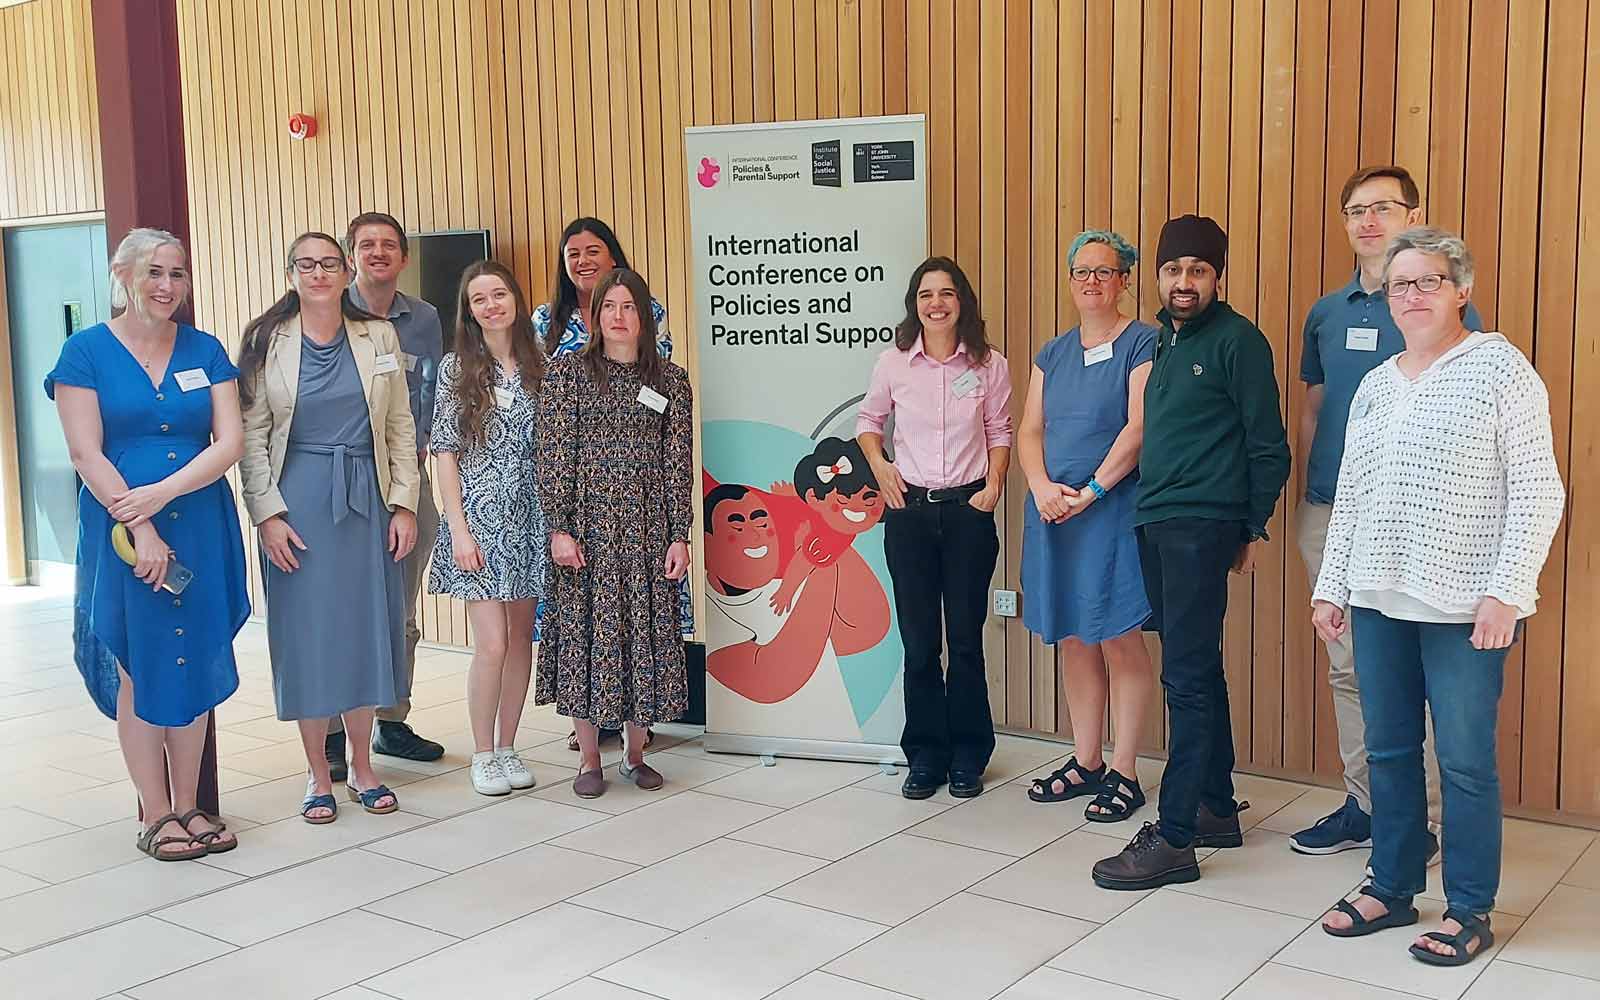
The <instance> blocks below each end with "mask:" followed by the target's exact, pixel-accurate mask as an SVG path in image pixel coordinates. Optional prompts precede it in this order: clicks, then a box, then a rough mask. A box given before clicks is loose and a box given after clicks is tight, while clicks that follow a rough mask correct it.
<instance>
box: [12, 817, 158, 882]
mask: <svg viewBox="0 0 1600 1000" xmlns="http://www.w3.org/2000/svg"><path fill="white" fill-rule="evenodd" d="M139 833H140V830H139V824H138V823H135V822H132V821H129V820H120V821H116V822H112V823H107V824H106V825H104V826H96V827H91V828H90V829H87V830H78V831H75V832H73V833H67V834H62V835H60V836H57V837H52V838H50V839H49V840H42V841H40V842H38V843H36V844H29V845H28V846H26V847H19V848H17V849H16V850H13V851H7V852H6V854H5V856H4V860H5V864H6V867H7V868H14V869H16V870H17V871H19V872H22V873H23V874H25V875H32V876H33V877H35V878H40V879H44V880H45V881H46V882H67V881H70V880H71V879H75V878H80V877H82V876H84V875H92V874H94V873H95V872H98V871H105V870H106V869H107V868H116V867H117V866H119V865H125V864H127V863H128V862H130V861H137V860H139V859H140V858H141V857H143V855H141V854H140V853H139V851H138V848H136V847H135V846H134V842H135V841H137V840H138V839H139Z"/></svg>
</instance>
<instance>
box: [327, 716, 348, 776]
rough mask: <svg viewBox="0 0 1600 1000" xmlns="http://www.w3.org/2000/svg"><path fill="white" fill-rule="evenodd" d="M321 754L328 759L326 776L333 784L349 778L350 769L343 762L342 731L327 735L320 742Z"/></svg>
mask: <svg viewBox="0 0 1600 1000" xmlns="http://www.w3.org/2000/svg"><path fill="white" fill-rule="evenodd" d="M322 752H323V753H324V754H325V755H326V756H327V758H328V775H329V776H330V777H331V778H333V780H334V782H335V783H337V782H340V781H343V780H345V779H346V778H348V777H349V776H350V767H349V765H348V764H346V763H345V760H344V730H343V729H341V730H339V731H338V732H337V733H329V734H328V736H327V738H326V739H324V740H323V741H322Z"/></svg>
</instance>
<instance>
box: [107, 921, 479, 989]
mask: <svg viewBox="0 0 1600 1000" xmlns="http://www.w3.org/2000/svg"><path fill="white" fill-rule="evenodd" d="M450 941H451V939H450V938H447V937H445V936H444V935H443V934H436V933H434V932H433V931H428V930H423V929H422V928H420V927H413V926H411V925H410V924H403V923H400V922H399V921H396V920H388V919H386V918H384V917H380V916H377V915H375V914H371V913H366V912H364V911H362V910H354V911H351V912H350V913H344V914H340V915H339V916H337V917H333V918H330V919H328V920H324V921H322V922H321V923H316V924H311V925H309V926H307V927H302V928H300V929H299V930H296V931H290V932H289V933H288V934H284V935H282V936H281V937H275V938H272V939H270V940H267V941H263V942H261V943H260V944H254V945H251V946H250V947H248V948H241V949H239V950H238V951H234V952H230V953H229V954H226V955H223V956H221V957H220V958H214V959H212V960H211V961H209V962H206V963H204V964H201V965H196V966H192V967H191V968H188V969H185V970H184V971H182V972H176V973H173V974H172V975H170V976H166V977H163V978H161V979H157V980H155V981H154V982H150V983H145V984H144V985H143V986H136V987H134V988H133V989H131V990H126V991H125V992H126V993H128V994H129V995H130V996H132V997H134V998H136V1000H169V998H171V997H183V996H195V997H202V996H204V997H226V998H228V1000H300V998H306V1000H310V998H313V997H321V996H325V995H327V994H329V993H333V992H335V991H337V990H341V989H344V988H345V987H347V986H351V985H354V984H355V983H357V982H359V981H361V980H364V979H367V978H370V977H371V976H373V975H376V974H377V973H379V972H382V971H384V970H386V969H392V968H394V967H395V966H397V965H400V964H402V963H404V962H408V961H410V960H412V959H414V958H417V957H419V956H421V955H425V954H427V953H429V952H432V951H436V950H437V949H439V948H442V947H444V946H445V945H447V944H449V943H450Z"/></svg>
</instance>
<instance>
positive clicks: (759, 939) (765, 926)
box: [597, 896, 884, 1000]
mask: <svg viewBox="0 0 1600 1000" xmlns="http://www.w3.org/2000/svg"><path fill="white" fill-rule="evenodd" d="M883 930H884V927H883V926H882V925H880V924H873V923H868V922H867V921H865V920H857V919H855V918H854V917H844V916H839V915H837V914H832V913H826V912H823V911H822V910H815V909H812V908H811V907H809V906H801V905H799V904H798V903H790V902H786V901H784V900H781V899H772V898H770V897H766V896H763V897H761V898H759V899H754V900H751V901H750V902H748V903H746V904H744V905H743V906H740V907H738V908H737V909H734V910H729V911H728V912H727V913H724V914H722V915H721V916H719V917H714V918H713V919H711V920H708V921H706V922H705V923H703V924H701V925H700V926H699V927H696V928H695V929H694V930H693V931H691V932H689V933H685V934H679V935H678V936H676V937H674V938H672V939H671V940H668V941H665V942H663V943H661V944H658V945H656V946H655V947H653V948H650V949H648V950H646V951H642V952H640V953H639V954H637V955H634V956H633V957H632V958H628V959H624V960H623V961H621V962H618V963H617V964H615V965H612V966H609V967H608V968H606V969H603V970H602V971H601V972H600V973H599V975H598V976H597V978H600V979H605V980H608V981H610V982H614V983H619V984H621V985H623V986H629V987H632V988H633V989H636V990H642V991H644V992H645V993H650V994H654V995H655V996H658V997H663V998H664V1000H759V998H761V997H765V996H767V995H768V994H769V993H772V992H773V991H774V990H776V989H778V988H779V987H780V986H784V985H787V984H788V983H792V982H794V981H795V980H796V979H799V978H800V977H801V976H803V975H805V974H806V973H808V972H811V971H813V970H815V969H816V968H817V967H819V966H821V965H823V964H825V963H827V962H829V961H832V960H833V959H834V958H836V957H838V956H839V955H842V954H844V953H845V952H847V951H849V950H850V949H852V948H854V947H856V946H857V945H860V944H862V943H863V942H865V941H867V940H870V939H871V938H872V937H874V936H875V935H877V934H879V933H881V932H882V931H883Z"/></svg>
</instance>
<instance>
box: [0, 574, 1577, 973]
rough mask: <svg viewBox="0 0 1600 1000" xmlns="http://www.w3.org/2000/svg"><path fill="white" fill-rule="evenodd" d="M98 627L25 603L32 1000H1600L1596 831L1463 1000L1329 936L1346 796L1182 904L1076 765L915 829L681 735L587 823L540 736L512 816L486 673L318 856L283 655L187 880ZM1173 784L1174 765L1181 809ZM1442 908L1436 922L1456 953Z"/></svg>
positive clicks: (1558, 845) (1273, 798)
mask: <svg viewBox="0 0 1600 1000" xmlns="http://www.w3.org/2000/svg"><path fill="white" fill-rule="evenodd" d="M70 618H71V612H70V609H69V608H68V606H67V603H66V601H65V599H63V598H62V597H59V596H55V597H50V596H44V595H41V594H40V592H38V591H30V590H5V589H0V997H3V998H11V997H15V998H18V1000H55V998H62V1000H68V998H72V1000H77V998H81V1000H100V998H110V997H131V998H138V1000H156V998H166V997H173V996H214V997H219V998H223V1000H256V998H260V1000H299V998H306V1000H311V998H322V997H328V998H334V1000H386V998H388V1000H466V998H471V1000H499V998H508V1000H509V998H516V1000H532V998H537V997H549V998H552V1000H652V998H664V1000H758V998H764V997H771V998H773V1000H904V998H906V997H916V998H923V1000H967V998H973V1000H987V998H991V997H996V996H998V997H1001V998H1003V1000H1091V998H1094V1000H1100V998H1105V1000H1151V998H1162V997H1166V998H1175V1000H1218V998H1223V997H1228V998H1231V1000H1279V998H1289V997H1310V998H1327V1000H1401V998H1406V997H1433V998H1457V997H1466V998H1467V1000H1487V998H1499V997H1508V998H1515V1000H1557V998H1559V1000H1600V931H1597V930H1596V928H1597V927H1600V841H1597V838H1596V835H1595V834H1594V833H1593V832H1590V831H1586V830H1578V829H1573V828H1569V827H1556V826H1544V825H1539V824H1534V823H1528V822H1523V821H1518V820H1510V821H1507V823H1506V861H1505V885H1504V888H1503V891H1502V893H1501V897H1500V905H1501V908H1502V912H1499V913H1497V914H1496V917H1495V929H1496V931H1497V933H1498V935H1499V938H1500V941H1499V943H1498V944H1497V946H1496V950H1495V953H1494V954H1493V955H1491V956H1490V957H1489V960H1487V961H1485V960H1480V961H1478V962H1475V963H1473V964H1472V965H1470V966H1468V967H1466V968H1464V969H1456V970H1441V969H1432V968H1428V967H1424V966H1422V965H1420V964H1419V963H1417V962H1415V961H1413V960H1412V959H1411V958H1410V957H1408V956H1407V954H1406V950H1405V946H1406V944H1407V943H1408V941H1409V939H1410V935H1409V934H1407V933H1405V932H1392V933H1388V934H1382V935H1378V936H1375V937H1372V938H1366V939H1362V940H1358V941H1336V940H1334V939H1332V938H1329V937H1327V936H1326V935H1324V934H1322V933H1321V932H1320V931H1319V930H1318V929H1317V928H1316V926H1315V921H1316V918H1317V917H1318V915H1319V914H1320V913H1321V912H1322V911H1323V910H1324V909H1325V908H1326V907H1327V906H1328V905H1329V904H1330V903H1331V902H1332V901H1333V900H1335V899H1336V898H1338V897H1339V895H1341V894H1342V893H1344V892H1346V891H1348V890H1349V889H1351V888H1353V887H1354V886H1355V885H1356V884H1357V883H1358V882H1359V881H1360V879H1361V869H1362V866H1363V864H1364V862H1365V857H1364V855H1361V854H1358V853H1355V852H1349V853H1346V854H1343V855H1338V856H1335V857H1332V858H1323V859H1306V858H1300V857H1298V856H1296V855H1293V854H1291V853H1290V851H1289V850H1288V846H1287V841H1288V836H1287V835H1288V834H1289V833H1291V832H1293V831H1294V830H1296V829H1298V828H1299V827H1300V826H1302V825H1303V824H1304V823H1305V822H1307V821H1309V820H1311V819H1314V818H1316V817H1317V816H1320V815H1321V814H1323V813H1324V812H1326V811H1327V810H1328V809H1329V808H1331V807H1332V806H1333V805H1336V804H1337V802H1338V801H1339V795H1338V793H1336V792H1330V791H1328V790H1325V789H1315V788H1306V787H1303V786H1300V785H1295V784H1290V783H1287V782H1282V781H1273V780H1269V779H1264V778H1251V777H1241V778H1240V781H1239V783H1240V786H1241V794H1242V796H1243V797H1246V798H1249V799H1250V800H1251V801H1252V802H1253V803H1254V807H1253V808H1252V809H1251V810H1250V812H1248V813H1246V814H1245V819H1246V820H1247V821H1248V823H1247V825H1248V826H1249V827H1250V832H1249V833H1248V835H1247V836H1246V838H1245V847H1244V848H1243V849H1242V850H1236V851H1220V852H1216V853H1214V854H1211V855H1210V856H1209V857H1207V858H1205V860H1204V861H1203V862H1202V870H1203V872H1204V877H1203V878H1202V879H1201V880H1200V881H1199V882H1196V883H1194V884H1192V885H1186V886H1183V887H1181V888H1179V889H1163V890H1160V891H1157V892H1150V893H1110V892H1104V891H1101V890H1099V889H1096V888H1095V887H1094V886H1093V885H1092V883H1091V882H1090V881H1089V875H1088V872H1089V867H1090V865H1091V864H1092V863H1093V862H1094V861H1095V860H1096V859H1097V858H1100V857H1104V856H1106V855H1108V854H1111V853H1114V852H1115V851H1116V850H1117V849H1118V848H1119V847H1120V845H1121V843H1122V842H1124V841H1125V840H1126V838H1127V836H1128V835H1129V834H1130V833H1131V832H1132V830H1133V828H1134V826H1135V825H1136V824H1135V823H1132V822H1130V823H1123V824H1118V825H1115V826H1091V825H1089V824H1086V823H1084V821H1083V819H1082V815H1083V809H1082V803H1081V801H1080V802H1079V803H1077V804H1075V805H1064V806H1056V807H1044V806H1037V805H1034V804H1033V803H1030V802H1029V801H1028V800H1027V798H1026V796H1025V794H1024V792H1025V789H1026V784H1027V780H1028V777H1029V776H1030V775H1032V774H1035V773H1038V772H1039V771H1040V770H1041V769H1043V768H1044V766H1045V765H1047V764H1051V763H1052V762H1054V761H1058V760H1060V759H1061V758H1063V757H1064V755H1065V753H1066V749H1065V748H1064V747H1062V746H1060V745H1059V744H1053V743H1046V742H1043V741H1038V740H1031V739H1021V738H1017V737H1002V738H1001V740H1000V748H999V751H998V752H997V754H996V755H995V760H994V764H993V766H992V767H991V769H990V772H989V781H990V789H989V791H987V792H986V793H985V794H984V795H983V796H982V797H980V798H978V799H974V800H970V801H965V802H958V801H957V800H955V799H952V798H950V797H949V796H948V795H947V794H944V793H941V794H940V795H938V796H936V797H934V798H932V799H929V800H927V801H925V802H908V801H906V800H904V799H902V798H900V797H899V795H898V793H897V790H898V784H899V780H900V775H888V774H883V773H880V771H879V770H878V769H877V768H874V767H869V766H864V765H857V764H834V763H824V762H816V761H801V760H794V761H790V760H784V761H779V762H778V763H777V765H776V766H774V767H762V766H761V764H760V762H759V761H758V760H755V759H752V758H745V757H729V756H719V755H713V754H708V753H706V752H705V751H704V750H703V749H702V748H701V747H700V745H699V743H698V742H697V741H696V740H695V739H694V738H693V733H692V732H689V731H687V730H679V731H675V732H673V733H668V732H663V733H662V734H661V738H660V739H659V741H658V746H657V750H658V752H659V756H658V758H657V767H658V768H659V769H660V770H661V771H662V772H663V773H664V774H665V775H666V777H667V786H666V788H665V789H663V790H662V791H660V792H656V793H645V792H640V791H638V790H637V789H635V788H633V787H632V786H631V785H625V784H620V783H618V782H615V781H613V783H612V784H611V787H610V790H609V792H608V793H607V794H606V796H605V797H603V798H601V799H598V800H594V801H584V800H580V799H577V798H576V797H574V796H573V794H572V792H571V789H570V785H569V782H570V779H571V777H572V775H573V767H574V765H575V763H576V757H575V755H574V754H572V753H570V752H569V751H568V750H567V749H566V744H565V733H566V731H567V726H566V722H565V720H563V719H558V718H556V717H555V716H554V715H553V714H551V713H550V712H549V711H548V710H546V709H534V708H530V709H529V711H528V713H527V716H526V718H525V719H524V722H523V727H522V731H521V733H520V734H519V736H518V739H517V745H518V747H519V748H521V749H522V751H523V756H524V759H525V760H527V761H528V762H529V765H530V766H531V767H532V768H533V770H534V772H535V774H536V775H537V776H538V779H539V787H538V788H536V789H534V790H533V791H531V792H527V793H521V794H517V795H514V796H510V797H507V798H503V799H487V798H483V797H481V796H479V795H477V794H475V793H474V792H473V791H472V788H471V786H470V784H469V783H468V780H467V773H466V770H465V767H466V764H467V760H468V757H469V755H470V752H471V741H470V739H469V738H468V736H467V733H466V731H465V727H466V714H465V708H464V705H463V703H462V698H463V697H464V689H465V680H464V671H465V669H466V658H465V656H464V655H462V654H460V653H455V652H449V651H442V650H430V651H427V652H426V654H425V656H424V658H423V659H422V660H421V661H420V662H419V664H418V687H417V697H416V699H415V701H416V710H415V721H416V723H417V725H418V727H419V729H421V730H422V731H423V732H424V733H425V734H427V735H429V736H432V737H435V738H437V739H440V740H441V741H442V742H444V743H445V744H446V746H447V747H448V750H449V752H448V754H447V755H446V757H445V759H444V760H443V761H441V762H440V763H438V764H414V763H410V762H405V761H391V760H387V759H381V758H380V759H381V760H383V763H382V765H381V770H380V774H381V776H382V778H383V780H384V781H386V782H387V783H388V784H389V785H390V786H391V787H393V788H394V789H395V790H396V792H397V793H398V794H399V797H400V802H401V810H402V811H401V812H400V813H398V814H395V815H390V816H370V815H367V814H366V813H363V812H362V811H360V810H359V809H356V808H353V807H352V806H351V805H350V804H348V803H345V804H344V807H343V808H342V809H341V811H340V815H339V820H338V822H337V823H334V824H333V825H331V826H323V827H313V826H308V825H306V824H305V823H302V822H301V821H300V819H299V818H298V815H297V810H298V805H299V801H300V796H301V794H302V792H303V790H304V779H303V778H302V777H301V774H302V771H303V767H304V762H303V759H302V757H301V752H300V747H299V743H298V740H297V738H296V735H295V731H294V729H293V728H292V727H291V726H290V725H289V724H286V723H280V722H278V721H277V720H276V719H275V718H273V711H272V693H271V687H270V680H269V676H268V669H267V661H266V653H265V634H264V631H263V629H262V628H261V627H260V626H257V625H251V626H248V627H246V629H245V631H244V634H243V635H242V637H241V639H240V642H239V646H238V649H239V654H240V657H239V658H240V665H241V668H242V674H243V680H242V686H241V688H240V690H239V693H238V694H237V695H236V696H235V697H234V698H233V699H231V700H230V701H229V702H228V703H227V704H226V705H225V706H223V708H222V709H221V710H220V711H219V723H220V725H221V730H220V734H219V743H220V748H221V750H220V752H221V763H222V769H223V770H222V775H221V777H222V783H223V789H224V793H223V806H224V811H225V813H226V814H227V815H228V817H229V820H230V822H231V823H232V826H233V828H234V829H236V830H238V831H239V839H240V844H241V846H240V848H239V850H237V851H235V852H233V853H230V854H225V855H219V856H217V857H214V858H211V859H208V860H206V861H204V862H191V863H184V864H161V863H159V862H156V861H152V860H149V859H145V858H141V857H140V856H139V855H138V854H137V853H136V852H135V851H134V848H133V840H134V837H135V835H136V833H137V827H136V824H135V823H134V821H133V819H132V816H131V811H132V806H133V791H132V788H131V786H130V785H129V784H128V782H127V779H126V778H125V777H124V776H123V771H122V765H121V760H120V757H119V754H118V751H117V745H116V742H115V737H116V732H115V727H114V726H113V725H112V723H110V722H108V721H107V720H106V719H104V718H102V717H101V716H100V714H99V713H98V712H97V711H96V710H95V709H94V708H93V707H92V706H91V705H90V704H89V701H88V699H87V698H86V697H85V696H84V694H83V691H82V687H81V684H80V682H79V680H78V677H77V673H76V671H75V670H74V669H73V667H72V660H71V647H70V644H69V633H70ZM615 757H616V755H615V754H611V755H609V756H608V757H607V763H608V764H612V765H614V764H615ZM1160 771H1161V768H1160V764H1159V762H1156V761H1145V762H1141V765H1140V774H1141V776H1142V777H1143V778H1144V780H1145V781H1146V782H1147V790H1149V789H1153V788H1154V786H1155V784H1156V783H1157V782H1158V781H1159V780H1160ZM1152 797H1153V796H1152ZM1153 814H1154V809H1153V808H1148V809H1146V810H1145V812H1144V814H1143V815H1142V816H1140V817H1139V818H1140V819H1145V818H1153ZM1439 889H1440V887H1439V885H1438V881H1437V876H1435V877H1434V880H1433V883H1432V884H1431V885H1430V888H1429V891H1428V894H1427V895H1426V896H1425V897H1424V898H1421V899H1419V900H1418V903H1419V906H1420V907H1421V909H1422V910H1423V917H1424V920H1425V921H1428V922H1432V921H1435V920H1437V918H1438V916H1439V912H1440V909H1441V907H1442V903H1441V902H1440V901H1439V899H1438V897H1439V896H1440V891H1439Z"/></svg>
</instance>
